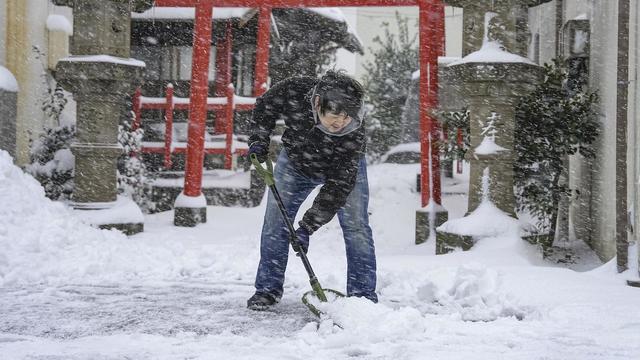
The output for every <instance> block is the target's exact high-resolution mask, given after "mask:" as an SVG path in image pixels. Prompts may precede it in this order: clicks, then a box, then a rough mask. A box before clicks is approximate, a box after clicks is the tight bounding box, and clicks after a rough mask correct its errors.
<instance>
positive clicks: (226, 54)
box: [214, 20, 233, 134]
mask: <svg viewBox="0 0 640 360" xmlns="http://www.w3.org/2000/svg"><path fill="white" fill-rule="evenodd" d="M232 41H233V32H232V26H231V21H229V20H227V21H226V24H225V35H224V39H218V41H217V42H216V86H215V89H216V90H215V95H214V96H216V97H223V96H226V88H227V85H228V84H229V83H231V44H232ZM224 121H225V120H224V112H223V111H216V124H215V132H216V134H222V133H224V131H225V123H224Z"/></svg>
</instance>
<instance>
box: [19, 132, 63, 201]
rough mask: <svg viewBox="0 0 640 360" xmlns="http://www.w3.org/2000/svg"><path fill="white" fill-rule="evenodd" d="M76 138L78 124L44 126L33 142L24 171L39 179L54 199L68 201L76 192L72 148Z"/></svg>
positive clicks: (49, 195) (48, 195) (47, 193)
mask: <svg viewBox="0 0 640 360" xmlns="http://www.w3.org/2000/svg"><path fill="white" fill-rule="evenodd" d="M75 137H76V129H75V126H73V125H70V126H57V127H53V128H45V129H44V132H43V133H42V134H40V136H39V137H38V139H36V140H35V141H33V142H32V143H31V151H30V160H31V161H30V164H29V165H27V166H26V167H25V171H26V172H28V173H29V174H31V175H32V176H33V177H34V178H35V179H36V180H38V182H40V184H41V185H42V187H43V188H44V191H45V195H46V196H47V197H48V198H50V199H51V200H68V199H69V198H70V196H71V193H72V192H73V169H74V161H75V159H74V157H73V154H72V153H71V149H70V148H71V143H72V142H73V141H74V140H75Z"/></svg>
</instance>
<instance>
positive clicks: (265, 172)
mask: <svg viewBox="0 0 640 360" xmlns="http://www.w3.org/2000/svg"><path fill="white" fill-rule="evenodd" d="M250 157H251V163H252V164H253V166H255V168H256V171H257V172H258V173H259V174H260V175H262V176H263V177H264V182H265V183H266V184H267V186H268V187H269V189H270V190H271V193H272V194H273V197H274V198H275V199H276V202H277V203H278V208H280V212H281V213H282V217H283V218H284V222H285V223H286V224H287V228H288V229H289V243H290V244H291V247H292V248H293V251H295V252H296V254H297V255H298V256H299V257H300V260H302V264H303V265H304V268H305V270H307V275H309V283H310V284H311V289H313V290H312V291H308V292H306V293H305V294H304V295H302V303H303V304H305V305H306V306H307V307H308V308H309V310H311V312H312V313H313V314H314V315H315V316H317V317H320V315H321V314H322V312H321V311H320V309H318V308H317V307H316V306H314V304H313V303H314V302H315V301H314V298H315V299H317V300H320V301H321V302H327V293H329V294H330V297H331V298H332V299H333V298H336V297H344V294H342V293H341V292H339V291H336V290H332V289H323V288H322V286H320V282H319V281H318V278H317V277H316V275H315V273H314V272H313V269H312V268H311V263H309V258H307V254H305V253H304V251H302V246H301V245H300V243H299V241H298V238H297V237H296V231H295V229H294V228H293V224H292V223H291V219H289V216H288V215H287V211H286V210H285V208H284V204H282V198H281V197H280V193H278V189H277V188H276V183H275V180H274V177H273V164H272V163H271V160H267V161H266V164H267V167H266V168H265V167H263V166H262V165H261V164H260V162H259V161H258V157H257V156H256V155H255V154H251V156H250ZM316 303H317V302H316Z"/></svg>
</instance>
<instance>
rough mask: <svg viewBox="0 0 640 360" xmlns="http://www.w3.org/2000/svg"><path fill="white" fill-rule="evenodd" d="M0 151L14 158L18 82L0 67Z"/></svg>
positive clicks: (6, 70)
mask: <svg viewBox="0 0 640 360" xmlns="http://www.w3.org/2000/svg"><path fill="white" fill-rule="evenodd" d="M0 79H1V80H0V149H2V150H5V151H7V152H8V153H9V155H11V157H13V158H14V160H15V157H16V117H17V114H18V82H17V81H16V78H15V77H14V76H13V74H11V72H10V71H9V70H8V69H7V68H5V67H2V66H0Z"/></svg>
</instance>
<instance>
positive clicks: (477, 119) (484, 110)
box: [451, 62, 540, 217]
mask: <svg viewBox="0 0 640 360" xmlns="http://www.w3.org/2000/svg"><path fill="white" fill-rule="evenodd" d="M451 69H452V71H454V72H455V73H456V74H457V75H458V78H459V79H461V80H462V83H463V84H464V87H463V90H462V93H463V95H464V97H465V98H466V99H467V101H468V105H469V111H470V120H469V121H470V124H471V126H470V130H471V144H470V149H469V160H470V163H471V164H470V165H471V177H470V180H469V205H468V211H469V212H472V211H473V210H474V209H475V208H477V207H478V205H479V204H480V201H481V196H482V195H481V193H482V191H481V190H482V174H483V171H484V169H486V168H489V177H490V183H491V187H490V189H489V191H490V193H489V198H490V199H491V201H492V202H493V203H494V204H495V205H496V206H497V207H498V208H499V209H501V210H502V211H504V212H505V213H507V214H509V215H511V216H514V217H515V196H514V192H513V163H514V161H515V157H514V143H513V141H514V132H515V108H516V105H517V104H518V101H519V99H520V98H521V96H523V95H524V94H526V93H528V92H530V91H532V90H533V87H534V86H535V84H536V83H537V82H538V80H539V76H540V68H539V67H538V66H537V65H534V64H531V63H526V62H520V63H465V64H460V65H454V66H452V67H451Z"/></svg>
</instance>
